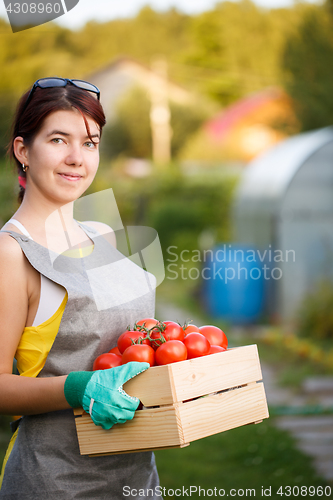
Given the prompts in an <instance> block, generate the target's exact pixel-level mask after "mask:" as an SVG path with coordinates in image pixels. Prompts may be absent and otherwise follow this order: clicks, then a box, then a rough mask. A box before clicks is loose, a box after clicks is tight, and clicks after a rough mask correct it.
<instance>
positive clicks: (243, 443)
mask: <svg viewBox="0 0 333 500" xmlns="http://www.w3.org/2000/svg"><path fill="white" fill-rule="evenodd" d="M122 3H123V10H121V8H120V7H118V9H119V10H118V11H116V10H115V11H111V10H110V13H109V14H108V10H107V8H106V6H105V5H106V4H105V2H104V0H96V2H94V4H96V8H94V13H92V12H90V11H91V8H90V6H89V8H88V5H87V4H88V2H86V1H85V0H82V1H81V2H80V3H79V4H78V6H77V7H75V8H74V9H73V10H72V11H71V13H68V14H67V15H66V16H64V17H63V18H60V19H59V20H58V21H57V22H53V23H47V24H44V25H42V26H39V27H36V28H32V29H28V30H25V31H21V32H19V33H15V34H13V33H12V31H11V28H10V26H9V24H8V20H7V18H6V13H5V11H4V9H3V7H2V10H0V15H2V16H3V17H2V18H0V38H1V44H0V58H1V70H0V74H1V78H0V222H1V223H2V224H3V223H4V222H5V221H6V220H7V219H9V218H10V216H11V215H12V213H13V212H14V211H15V210H16V207H17V201H16V199H17V193H18V182H17V177H16V175H15V172H14V171H13V167H12V166H10V165H9V162H8V160H7V159H6V155H5V150H6V144H7V141H8V130H9V127H10V123H11V116H12V114H13V110H14V109H15V104H16V102H17V99H18V97H19V96H20V95H21V94H22V93H23V92H24V91H25V90H26V89H27V88H28V87H29V86H30V85H31V84H32V83H33V82H34V81H35V80H36V79H38V78H41V77H45V76H62V77H69V78H79V79H84V80H88V81H91V82H92V83H94V84H96V85H97V86H98V87H99V88H100V89H101V101H102V104H103V106H104V109H105V112H106V116H107V126H106V128H105V129H104V132H103V137H102V143H101V164H100V169H99V172H98V174H97V176H96V179H95V181H94V184H93V185H92V187H91V189H90V192H91V193H93V192H96V191H100V190H103V189H108V188H110V187H111V188H113V190H114V194H115V197H116V201H117V204H118V208H119V212H120V215H121V217H122V221H123V224H124V225H125V226H127V225H143V226H150V227H153V228H154V229H156V230H157V232H158V234H159V238H160V242H161V245H162V250H163V254H164V260H165V273H166V274H165V279H164V281H163V283H162V284H161V285H160V286H159V287H158V289H157V314H161V315H162V316H163V315H165V314H166V311H168V314H171V315H178V317H167V318H166V317H164V316H163V317H160V318H159V319H162V320H165V319H172V320H180V319H182V320H183V318H186V319H189V320H191V319H192V318H197V321H201V322H202V323H210V324H216V325H219V326H221V327H222V328H223V329H224V330H225V332H226V333H227V335H228V337H229V339H230V345H231V346H236V345H242V344H245V343H257V344H258V346H259V354H260V357H261V360H262V362H263V364H264V366H265V368H266V369H267V371H266V372H265V371H264V374H265V373H267V388H266V392H267V397H268V401H269V406H270V410H271V415H272V418H270V419H269V421H266V422H264V423H263V424H260V425H259V426H248V427H246V428H241V429H236V430H234V431H229V432H227V433H224V434H222V435H219V436H213V437H212V438H209V439H205V440H202V441H201V442H200V443H193V444H191V446H190V447H189V448H187V449H185V450H182V451H179V450H178V451H177V450H175V451H166V452H158V454H157V459H158V463H159V465H160V471H161V472H160V473H161V482H162V484H163V485H165V486H168V487H169V488H177V487H179V485H183V484H184V482H187V484H198V485H199V484H200V485H201V486H202V487H204V484H206V485H207V486H206V487H207V488H208V487H214V486H219V485H220V487H225V488H227V487H228V485H229V487H230V488H233V487H234V488H235V487H240V488H244V489H245V488H250V487H255V488H257V494H258V495H259V492H260V491H261V490H260V488H261V487H262V486H264V488H269V487H270V486H272V488H273V489H274V488H275V494H274V491H272V492H271V497H272V498H279V497H280V496H281V495H280V496H279V495H278V494H276V491H277V489H278V487H279V486H281V485H282V486H285V485H291V486H293V485H294V486H295V487H296V486H299V488H300V487H301V486H302V485H304V484H305V485H308V486H309V485H314V486H316V487H317V486H318V485H324V486H325V485H326V484H328V483H331V484H332V482H333V456H332V451H329V449H331V450H332V449H333V417H332V413H333V378H332V377H333V346H332V339H333V266H332V259H333V196H332V190H333V164H332V157H333V127H332V125H333V92H332V82H333V65H332V60H333V3H332V0H326V1H324V2H322V1H321V2H312V3H309V2H302V1H298V2H295V3H292V4H291V3H290V4H288V3H284V4H283V3H280V4H279V3H278V2H276V3H274V2H273V0H272V1H271V2H270V1H269V0H266V2H261V3H260V2H258V3H254V2H251V1H250V0H242V1H238V2H230V1H223V2H213V1H212V2H205V3H200V2H199V1H198V2H192V3H191V4H190V3H189V2H188V3H187V2H186V1H182V2H181V1H179V2H177V1H176V0H175V1H174V2H173V3H171V2H170V4H168V2H164V3H163V4H162V3H161V2H157V1H156V2H153V1H151V2H149V1H146V2H145V4H144V5H141V4H140V2H138V4H137V7H136V8H134V4H135V2H133V4H132V8H131V7H130V5H129V4H128V2H122ZM139 4H140V5H139ZM104 9H105V10H104ZM97 14H98V15H97ZM93 16H94V17H93ZM108 16H109V17H108ZM172 307H174V309H172ZM270 380H272V386H270V385H268V382H269V381H270ZM264 382H265V377H264ZM270 390H271V391H272V398H270V397H269V396H270V394H269V391H270ZM274 390H277V391H279V390H280V392H279V394H278V396H277V398H276V399H274V397H273V391H274ZM281 391H282V392H281ZM283 391H285V392H283ZM274 394H275V393H274ZM290 415H291V416H292V417H291V418H294V420H291V424H290V425H289V426H288V420H286V419H287V418H289V417H290ZM306 417H308V420H307V422H308V423H309V422H310V419H312V420H311V424H309V425H310V427H309V426H308V427H306V424H305V423H304V418H306ZM295 418H299V419H300V418H303V420H302V421H301V420H298V421H297V420H295ZM283 419H284V420H283ZM315 419H317V420H315ZM318 419H319V420H318ZM5 420H6V419H3V420H2V422H5ZM297 422H298V423H297ZM302 422H303V424H302ZM302 425H305V427H304V429H305V430H304V431H302V432H303V438H304V435H307V438H308V440H307V441H306V440H305V441H304V439H303V438H302V436H300V434H302V432H299V433H298V434H297V433H296V432H295V431H293V430H292V429H293V428H298V429H299V428H300V426H301V427H302ZM3 426H4V424H3ZM293 426H294V427H293ZM325 426H326V427H325ZM4 428H5V427H4ZM318 428H321V430H322V434H321V435H315V437H313V432H314V429H316V430H317V429H318ZM302 429H303V427H302ZM311 433H312V441H311V439H310V438H309V435H310V434H311ZM2 436H3V437H2V440H3V443H6V440H7V437H8V435H7V434H6V431H5V430H3V434H2ZM302 439H303V441H302ZM309 439H310V441H309ZM320 443H322V444H323V446H324V447H323V446H322V447H321V448H320V446H319V444H320ZM325 446H326V447H325ZM319 448H320V449H319ZM316 453H317V454H316ZM295 491H296V490H295ZM316 491H317V490H316ZM316 494H317V493H316ZM240 496H241V495H240ZM295 496H297V495H295ZM312 496H314V497H315V498H316V496H315V495H312ZM318 496H321V495H320V494H318ZM171 497H172V495H171Z"/></svg>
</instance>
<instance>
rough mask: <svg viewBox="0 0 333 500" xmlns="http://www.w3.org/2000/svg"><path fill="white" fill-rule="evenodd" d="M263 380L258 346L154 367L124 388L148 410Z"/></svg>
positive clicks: (238, 348) (239, 348)
mask: <svg viewBox="0 0 333 500" xmlns="http://www.w3.org/2000/svg"><path fill="white" fill-rule="evenodd" d="M261 379H262V374H261V368H260V362H259V357H258V350H257V346H256V345H249V346H244V347H237V348H234V349H229V350H227V351H225V352H221V353H217V354H212V355H210V356H203V357H200V358H195V359H189V360H186V361H181V362H179V363H172V364H171V365H167V366H153V367H151V368H149V369H148V370H147V371H146V372H144V373H141V374H140V375H138V376H137V377H134V378H133V379H132V380H130V381H129V382H127V383H126V384H125V385H124V390H125V391H126V392H127V393H128V394H129V395H130V396H136V397H137V398H139V399H140V401H142V403H143V404H144V405H145V406H160V405H168V404H173V403H176V402H180V401H185V400H187V399H192V398H195V397H198V396H203V395H205V394H209V393H212V392H216V391H220V390H223V389H228V388H229V387H236V386H239V385H244V384H248V383H251V382H256V381H259V380H261Z"/></svg>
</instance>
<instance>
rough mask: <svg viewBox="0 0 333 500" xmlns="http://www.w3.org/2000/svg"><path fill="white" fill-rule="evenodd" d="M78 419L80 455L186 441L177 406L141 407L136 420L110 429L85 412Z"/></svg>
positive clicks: (166, 445) (172, 444)
mask: <svg viewBox="0 0 333 500" xmlns="http://www.w3.org/2000/svg"><path fill="white" fill-rule="evenodd" d="M75 423H76V430H77V434H78V440H79V446H80V453H81V455H93V454H98V453H115V452H118V451H129V450H140V449H149V448H156V447H169V446H180V445H183V444H184V440H183V437H182V436H183V435H182V430H181V424H180V421H179V415H178V410H177V408H175V407H173V406H168V407H163V408H154V409H153V408H151V409H146V410H139V411H137V412H136V413H135V416H134V419H133V420H131V421H128V422H126V423H125V424H117V425H114V426H113V427H112V428H111V429H110V430H104V429H102V427H100V426H96V425H95V424H94V423H93V421H92V420H91V418H90V416H89V415H88V414H86V413H85V414H84V415H83V416H82V417H77V418H76V419H75Z"/></svg>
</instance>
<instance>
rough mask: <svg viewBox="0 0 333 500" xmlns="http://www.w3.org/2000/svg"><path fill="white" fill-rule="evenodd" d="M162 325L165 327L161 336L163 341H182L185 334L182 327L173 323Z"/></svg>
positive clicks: (165, 322)
mask: <svg viewBox="0 0 333 500" xmlns="http://www.w3.org/2000/svg"><path fill="white" fill-rule="evenodd" d="M162 325H163V326H164V325H165V329H164V330H163V332H162V334H163V337H164V338H165V340H180V341H181V342H182V341H183V340H184V337H185V333H184V330H183V329H182V327H181V326H180V325H179V324H178V323H175V322H174V321H163V323H162Z"/></svg>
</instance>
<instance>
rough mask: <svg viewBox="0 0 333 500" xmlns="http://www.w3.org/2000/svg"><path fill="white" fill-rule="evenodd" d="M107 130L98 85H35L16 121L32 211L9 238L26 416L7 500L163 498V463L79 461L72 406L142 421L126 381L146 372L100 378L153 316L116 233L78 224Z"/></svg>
mask: <svg viewBox="0 0 333 500" xmlns="http://www.w3.org/2000/svg"><path fill="white" fill-rule="evenodd" d="M104 124H105V117H104V113H103V110H102V107H101V105H100V102H99V90H98V89H97V87H95V86H94V85H92V84H90V83H88V82H83V81H80V80H68V79H62V78H44V79H41V80H37V82H35V84H34V85H33V86H32V88H31V90H30V91H29V92H27V93H26V94H24V95H23V96H22V98H21V100H20V102H19V105H18V108H17V112H16V116H15V118H14V123H13V128H12V136H11V141H10V154H11V156H12V158H13V159H14V160H15V162H16V164H17V167H18V172H19V181H20V185H21V192H20V197H21V200H22V203H21V205H20V207H19V209H18V210H17V212H16V213H15V214H14V216H13V218H12V219H10V220H9V221H8V222H7V223H6V224H5V225H4V227H3V228H2V230H1V232H0V276H1V281H0V283H1V285H0V318H1V323H0V352H1V358H0V394H1V398H0V414H9V415H23V417H22V418H21V419H20V420H19V421H18V424H19V425H18V426H17V429H16V431H15V434H14V435H13V438H12V440H11V443H10V446H9V449H8V451H7V455H6V458H5V462H4V466H3V470H2V486H1V490H0V499H1V500H2V499H13V500H14V499H15V500H17V499H18V498H20V499H33V500H38V499H43V500H45V499H48V500H52V499H53V498H54V499H57V500H62V499H64V500H68V499H72V498H73V499H74V498H78V499H80V500H82V499H84V498H87V499H89V500H92V499H95V498H96V499H100V498H103V499H107V498H123V488H124V487H125V486H126V487H127V489H128V488H129V487H130V488H135V489H136V490H137V491H138V490H139V489H140V490H142V491H146V489H147V490H148V489H149V491H150V495H149V496H151V497H152V498H154V495H155V493H153V494H152V493H151V492H155V487H156V486H157V484H158V476H157V471H156V466H155V462H154V456H153V455H152V454H151V453H133V454H124V455H114V456H106V457H94V458H90V457H87V456H81V455H80V453H79V448H78V442H77V437H76V431H75V422H74V417H73V411H72V409H71V408H73V407H77V406H83V408H84V409H85V410H86V411H88V412H89V413H90V415H91V417H92V419H93V420H94V422H95V423H96V425H101V426H102V427H103V428H105V429H109V428H110V427H111V426H112V425H113V424H114V423H122V422H125V421H126V420H129V419H131V418H133V415H134V411H135V409H136V408H137V406H138V404H139V401H138V400H137V399H136V398H131V397H129V396H128V395H126V393H124V391H122V390H121V389H122V385H123V383H125V381H126V380H128V379H129V378H132V377H133V376H135V375H137V374H138V373H140V372H142V371H143V370H145V369H147V368H148V365H147V364H146V363H129V364H128V365H124V366H121V367H117V368H114V369H111V370H104V371H97V372H92V371H91V370H92V363H93V360H94V359H95V358H96V357H97V356H98V355H99V354H101V353H102V352H105V351H106V350H109V349H110V348H111V347H112V346H114V345H115V344H116V339H117V338H118V336H119V335H120V334H121V333H122V332H123V331H124V330H125V329H126V327H127V325H128V324H131V323H134V322H135V321H136V320H137V319H138V318H142V317H147V316H152V315H153V314H154V294H153V292H152V291H148V292H146V290H145V283H146V281H145V276H144V273H145V272H144V271H142V270H141V269H139V268H137V266H135V265H134V264H133V263H132V262H131V261H129V260H128V259H126V258H124V257H123V256H122V255H121V254H120V252H118V251H117V250H116V248H115V247H114V246H113V245H112V244H111V243H110V241H111V242H113V241H114V235H113V234H112V231H111V229H110V228H108V230H107V231H106V229H105V226H103V225H101V224H100V223H91V222H89V224H84V223H79V222H77V221H76V220H75V219H74V217H73V202H74V201H75V200H76V199H77V198H79V197H80V196H81V195H82V194H83V193H84V192H85V191H86V189H87V188H88V187H89V186H90V184H91V182H92V181H93V179H94V176H95V174H96V171H97V168H98V163H99V152H98V143H99V141H100V137H101V132H102V128H103V126H104ZM102 233H104V234H103V235H101V234H102ZM105 233H106V234H105ZM129 277H130V278H131V280H133V284H134V286H133V289H134V290H136V292H135V293H134V294H133V293H132V295H131V293H130V292H129V290H128V285H126V283H128V281H129ZM140 288H142V290H141V292H140ZM100 297H102V300H99V298H100ZM14 357H15V358H16V360H17V368H18V371H19V373H20V376H17V375H14V374H12V363H13V358H14Z"/></svg>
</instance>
